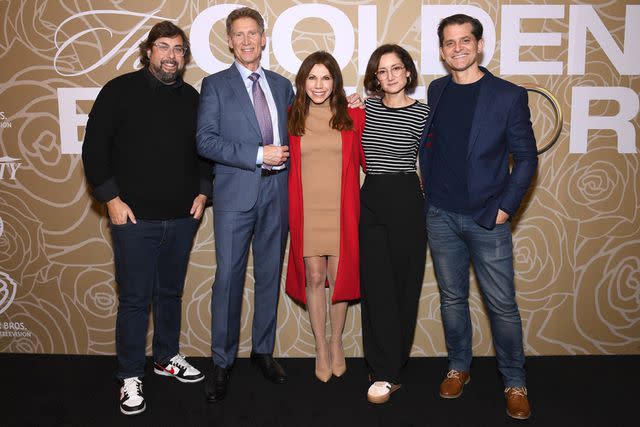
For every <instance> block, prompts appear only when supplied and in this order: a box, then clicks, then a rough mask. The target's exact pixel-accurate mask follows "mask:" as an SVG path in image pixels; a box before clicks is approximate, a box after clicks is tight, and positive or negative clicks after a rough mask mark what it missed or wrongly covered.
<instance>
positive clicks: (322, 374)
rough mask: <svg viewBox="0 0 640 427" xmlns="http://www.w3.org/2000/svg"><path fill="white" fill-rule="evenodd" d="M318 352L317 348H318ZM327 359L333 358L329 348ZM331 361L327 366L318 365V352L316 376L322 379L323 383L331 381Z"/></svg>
mask: <svg viewBox="0 0 640 427" xmlns="http://www.w3.org/2000/svg"><path fill="white" fill-rule="evenodd" d="M316 352H317V350H316ZM326 353H327V359H326V360H328V361H330V360H331V356H330V353H329V350H328V349H327V352H326ZM330 366H331V362H329V366H326V367H320V366H318V355H317V354H316V378H318V379H319V380H320V381H322V382H323V383H326V382H327V381H329V380H330V379H331V374H332V373H331V367H330Z"/></svg>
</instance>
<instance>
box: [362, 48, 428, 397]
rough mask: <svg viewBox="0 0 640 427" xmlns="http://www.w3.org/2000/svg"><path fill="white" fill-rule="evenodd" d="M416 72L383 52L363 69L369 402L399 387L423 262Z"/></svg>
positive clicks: (423, 108) (395, 52)
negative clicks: (413, 93)
mask: <svg viewBox="0 0 640 427" xmlns="http://www.w3.org/2000/svg"><path fill="white" fill-rule="evenodd" d="M417 79H418V73H417V71H416V67H415V65H414V63H413V59H412V58H411V55H409V53H408V52H407V51H406V50H405V49H403V48H402V47H400V46H398V45H390V44H387V45H382V46H380V47H379V48H378V49H376V50H375V51H374V52H373V54H372V55H371V58H370V59H369V64H368V65H367V71H366V74H365V78H364V86H365V89H366V90H367V91H368V92H369V93H370V94H373V95H377V97H372V98H369V99H367V100H366V101H365V112H366V120H365V128H364V132H363V134H362V146H363V149H364V155H365V160H366V166H367V170H366V172H367V173H366V178H365V181H364V185H363V186H362V190H361V193H360V202H361V203H360V206H361V208H360V274H361V281H360V288H361V298H362V302H361V310H362V336H363V343H364V353H365V358H366V361H367V364H368V366H369V372H370V375H369V378H370V380H371V381H372V384H371V386H370V387H369V390H368V392H367V399H368V400H369V402H372V403H384V402H386V401H387V400H389V396H390V395H391V393H392V392H394V391H395V390H397V389H398V388H400V373H401V370H402V367H403V366H404V365H405V364H406V362H407V361H408V359H409V353H410V351H411V346H412V344H413V334H414V330H415V325H416V317H417V311H418V301H419V299H420V291H421V289H422V278H423V274H424V265H425V258H426V243H427V237H426V230H425V217H424V195H423V194H422V190H421V187H420V182H419V178H418V176H417V174H416V158H417V154H418V146H419V142H420V137H421V135H422V130H423V128H424V125H425V123H426V120H427V114H428V112H429V109H428V107H427V105H426V104H424V103H422V102H419V101H416V100H415V99H412V98H410V97H409V95H408V94H407V92H409V91H411V90H413V89H415V87H416V86H417Z"/></svg>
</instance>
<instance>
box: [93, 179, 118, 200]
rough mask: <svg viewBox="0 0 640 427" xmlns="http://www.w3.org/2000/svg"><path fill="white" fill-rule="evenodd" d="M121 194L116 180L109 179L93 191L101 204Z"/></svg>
mask: <svg viewBox="0 0 640 427" xmlns="http://www.w3.org/2000/svg"><path fill="white" fill-rule="evenodd" d="M119 194H120V188H118V183H116V179H115V178H109V179H108V180H106V181H105V182H104V183H102V184H100V185H99V186H97V187H95V188H94V189H93V197H95V199H96V200H97V201H99V202H100V203H106V202H108V201H109V200H111V199H113V198H115V197H117V196H118V195H119Z"/></svg>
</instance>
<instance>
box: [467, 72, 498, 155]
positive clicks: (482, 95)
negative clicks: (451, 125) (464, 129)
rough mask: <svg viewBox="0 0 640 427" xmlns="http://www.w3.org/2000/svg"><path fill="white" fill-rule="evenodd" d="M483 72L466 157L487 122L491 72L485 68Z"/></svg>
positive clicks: (490, 95) (490, 99)
mask: <svg viewBox="0 0 640 427" xmlns="http://www.w3.org/2000/svg"><path fill="white" fill-rule="evenodd" d="M483 71H484V72H485V78H486V79H487V80H486V81H484V82H482V84H481V85H480V92H479V93H478V101H477V104H476V110H475V112H474V114H473V122H472V123H471V131H470V132H469V149H468V151H467V157H470V156H471V151H472V150H473V146H474V144H475V143H476V141H477V140H478V136H479V135H480V131H481V130H482V127H483V126H484V125H485V124H486V123H487V120H486V117H487V114H486V113H487V111H488V110H489V108H490V106H491V102H492V97H493V96H492V91H491V88H490V87H489V86H490V84H491V77H492V76H491V74H490V73H489V72H488V71H487V70H483Z"/></svg>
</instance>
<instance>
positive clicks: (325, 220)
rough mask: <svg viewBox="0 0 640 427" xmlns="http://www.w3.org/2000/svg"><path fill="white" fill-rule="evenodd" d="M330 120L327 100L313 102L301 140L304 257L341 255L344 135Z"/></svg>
mask: <svg viewBox="0 0 640 427" xmlns="http://www.w3.org/2000/svg"><path fill="white" fill-rule="evenodd" d="M330 120H331V107H330V106H329V101H328V100H327V101H325V102H324V103H322V104H314V103H313V102H312V103H310V105H309V114H308V116H307V119H306V121H305V133H304V135H303V136H302V138H301V139H300V155H301V161H300V170H301V176H302V204H303V209H304V231H303V238H302V241H303V251H302V253H303V256H304V257H310V256H326V255H329V256H338V255H339V254H340V185H341V180H342V178H341V176H342V137H341V133H340V131H338V130H335V129H331V127H330V126H329V121H330Z"/></svg>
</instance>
